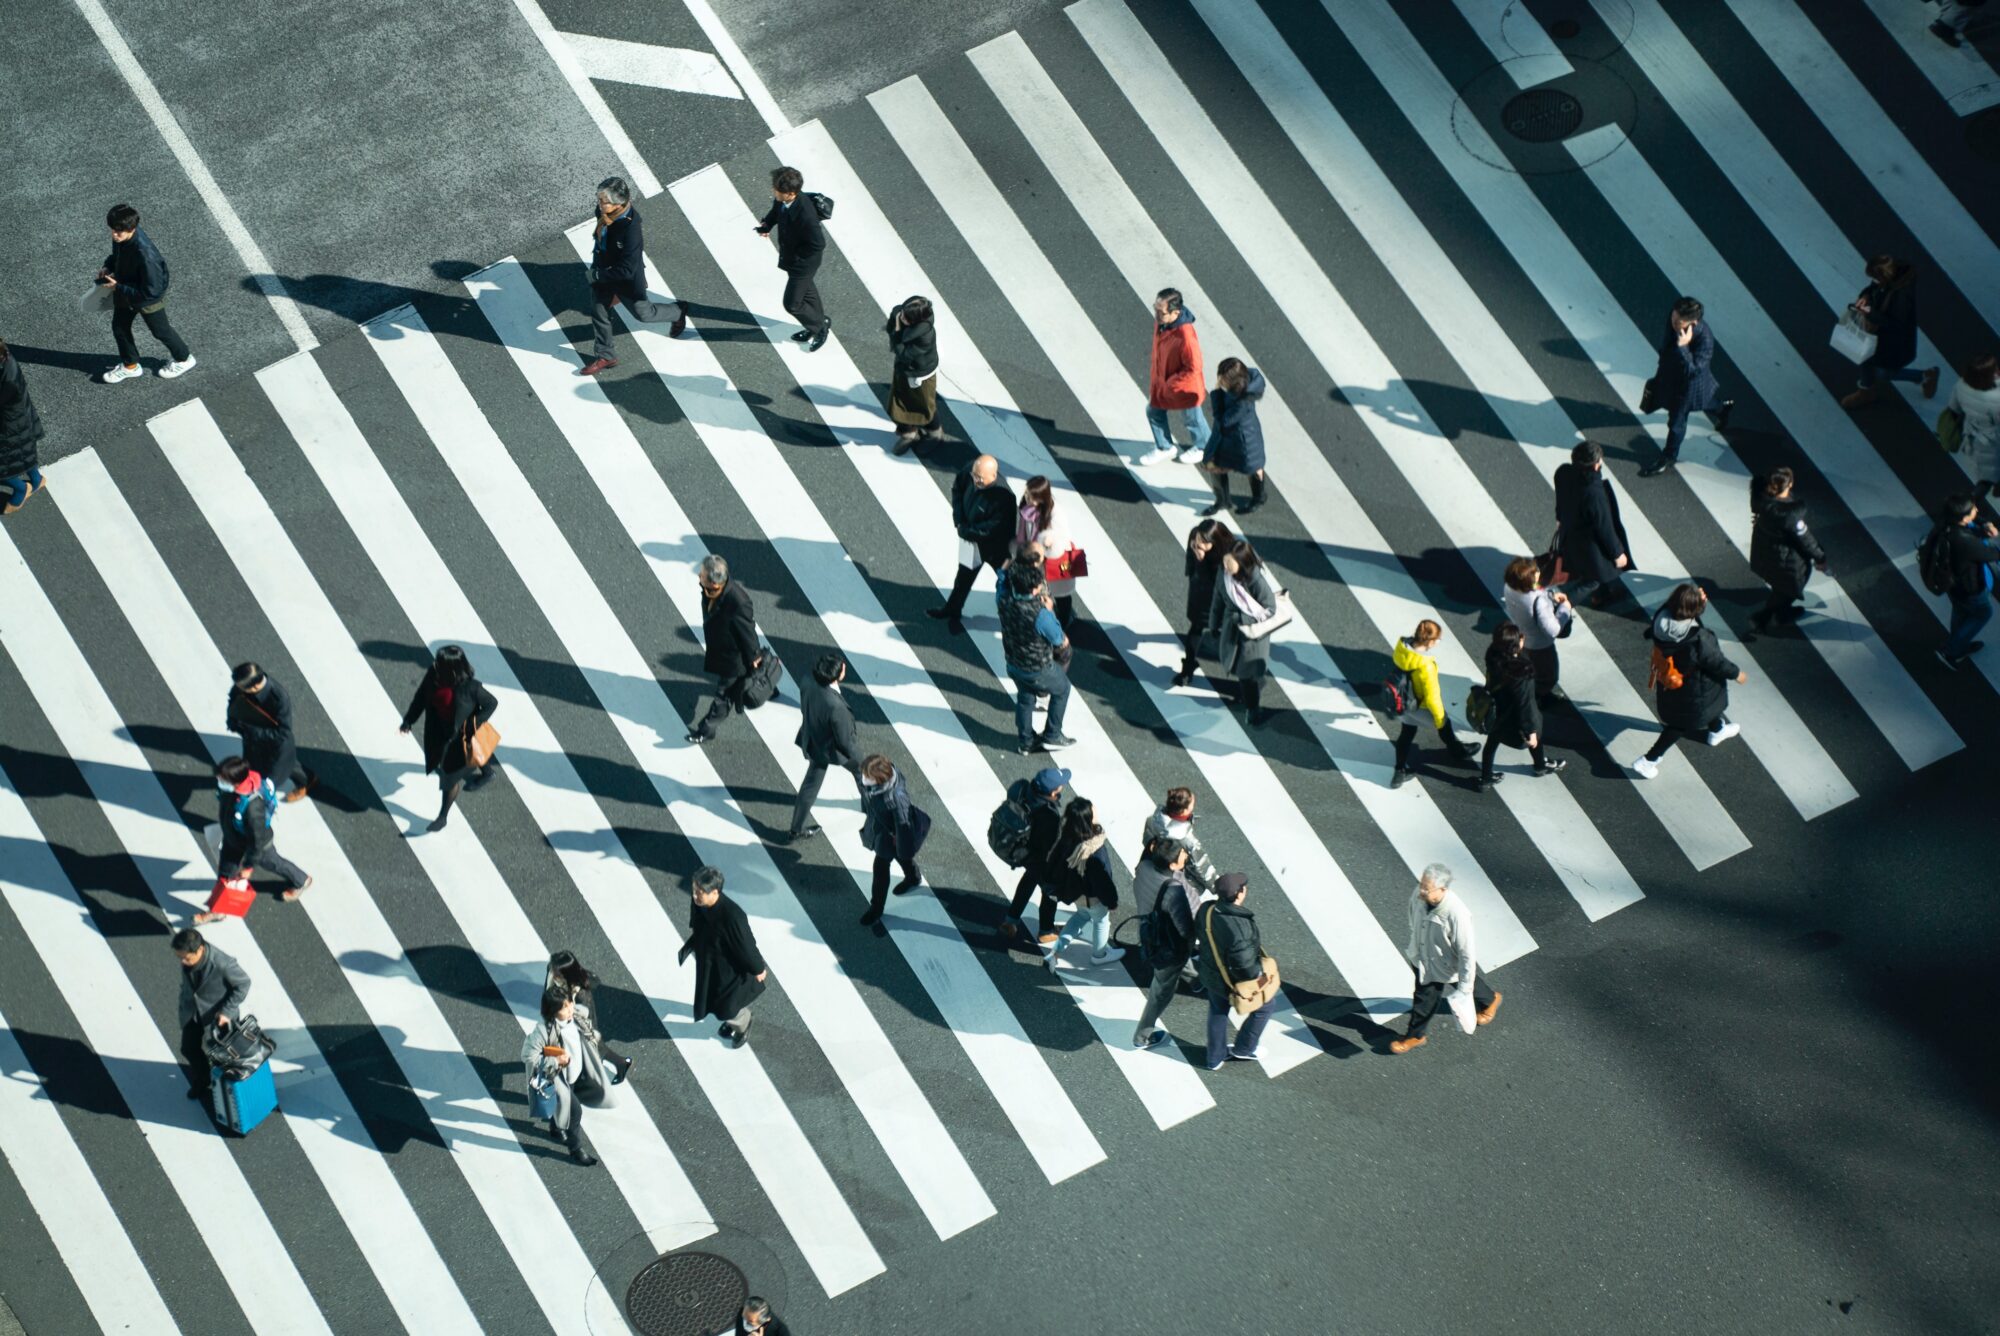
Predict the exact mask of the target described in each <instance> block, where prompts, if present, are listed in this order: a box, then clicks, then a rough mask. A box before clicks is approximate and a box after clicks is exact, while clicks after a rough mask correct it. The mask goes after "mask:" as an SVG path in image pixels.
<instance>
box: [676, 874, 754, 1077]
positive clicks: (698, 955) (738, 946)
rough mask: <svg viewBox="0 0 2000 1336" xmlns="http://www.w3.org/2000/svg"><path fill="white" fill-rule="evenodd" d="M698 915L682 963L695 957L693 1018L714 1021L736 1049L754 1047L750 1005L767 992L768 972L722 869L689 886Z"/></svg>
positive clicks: (694, 913)
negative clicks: (727, 890) (727, 891)
mask: <svg viewBox="0 0 2000 1336" xmlns="http://www.w3.org/2000/svg"><path fill="white" fill-rule="evenodd" d="M689 891H690V892H691V893H692V895H693V897H694V909H693V911H692V912H691V913H690V914H689V929H688V939H687V941H686V942H684V943H682V945H681V955H680V963H681V964H683V965H685V964H687V958H688V957H689V956H690V955H692V956H693V957H694V1018H695V1019H696V1020H700V1019H701V1018H702V1017H704V1016H713V1017H715V1018H716V1019H717V1020H719V1021H721V1022H722V1028H721V1030H719V1031H718V1032H717V1033H718V1034H720V1035H721V1037H722V1038H724V1039H727V1040H729V1041H730V1043H731V1044H732V1045H733V1046H734V1047H736V1048H742V1047H743V1046H744V1045H745V1044H747V1043H749V1042H750V1004H751V1003H752V1002H755V1001H756V1000H757V998H758V997H759V996H760V995H761V994H762V993H763V991H764V979H765V976H766V975H767V974H768V973H769V971H768V970H767V969H766V968H765V967H764V957H763V956H762V955H760V954H758V951H757V937H756V934H755V933H752V932H751V931H750V918H749V916H748V915H747V914H745V913H744V912H743V907H742V906H741V905H739V904H737V903H736V902H735V901H734V900H731V899H728V898H727V897H725V896H724V895H723V894H722V869H721V868H717V867H703V868H700V869H698V870H697V871H696V872H695V874H694V880H693V881H692V882H690V883H689Z"/></svg>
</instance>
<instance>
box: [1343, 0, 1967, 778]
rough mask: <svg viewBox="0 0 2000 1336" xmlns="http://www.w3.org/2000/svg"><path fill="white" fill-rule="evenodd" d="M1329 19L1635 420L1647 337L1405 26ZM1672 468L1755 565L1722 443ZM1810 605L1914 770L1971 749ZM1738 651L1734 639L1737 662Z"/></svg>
mask: <svg viewBox="0 0 2000 1336" xmlns="http://www.w3.org/2000/svg"><path fill="white" fill-rule="evenodd" d="M1642 2H1643V0H1642ZM1329 12H1330V13H1332V14H1333V15H1334V16H1335V18H1336V21H1338V22H1339V23H1340V25H1341V27H1342V29H1343V30H1344V31H1345V34H1346V36H1347V39H1348V41H1349V43H1350V44H1351V45H1353V46H1354V48H1355V50H1356V51H1357V52H1360V53H1361V54H1362V56H1363V58H1364V59H1366V60H1367V61H1368V62H1369V67H1370V69H1371V70H1372V71H1373V72H1374V74H1375V77H1376V78H1377V79H1379V80H1381V81H1382V83H1383V86H1384V87H1385V88H1387V89H1389V90H1390V92H1391V95H1392V96H1394V97H1395V98H1396V99H1397V104H1398V105H1399V106H1401V107H1402V108H1403V109H1404V114H1405V115H1406V116H1408V117H1409V118H1410V123H1411V125H1412V127H1413V128H1414V129H1415V130H1416V131H1417V133H1418V134H1419V135H1420V136H1422V137H1423V139H1424V142H1425V143H1426V145H1427V146H1428V147H1429V148H1430V150H1431V152H1432V153H1433V154H1434V155H1435V156H1436V157H1437V160H1438V162H1439V163H1440V165H1442V166H1443V167H1444V169H1445V170H1446V171H1447V172H1449V173H1450V174H1451V176H1452V179H1453V180H1454V181H1456V182H1457V184H1458V187H1459V189H1460V190H1462V191H1463V192H1464V193H1465V196H1466V198H1467V199H1468V200H1470V201H1471V202H1472V205H1473V207H1474V208H1475V209H1477V211H1478V213H1479V216H1480V217H1481V218H1482V219H1483V220H1484V221H1485V223H1486V225H1487V226H1488V227H1490V228H1491V229H1492V230H1493V233H1494V235H1495V236H1496V237H1497V238H1498V239H1499V241H1500V243H1501V244H1502V245H1503V246H1505V247H1506V248H1507V250H1508V252H1509V253H1510V254H1511V255H1512V256H1513V257H1514V260H1515V262H1516V263H1517V264H1519V265H1520V266H1521V269H1522V272H1523V273H1524V274H1526V275H1527V277H1528V281H1529V282H1531V283H1532V284H1534V286H1535V288H1536V290H1537V291H1538V292H1539V293H1540V294H1541V296H1542V299H1543V300H1544V301H1545V302H1547V303H1548V305H1549V308H1550V309H1551V310H1552V311H1554V312H1555V313H1556V315H1557V316H1558V317H1559V318H1560V319H1561V320H1562V321H1563V323H1564V324H1565V325H1566V326H1567V327H1568V329H1569V331H1570V333H1571V335H1572V336H1573V337H1574V338H1575V339H1576V341H1577V344H1578V346H1579V347H1580V348H1582V349H1583V351H1584V354H1585V355H1586V356H1587V357H1589V358H1590V360H1591V361H1592V363H1593V364H1594V365H1596V366H1597V367H1598V368H1599V370H1600V374H1602V375H1603V376H1604V378H1605V380H1606V381H1607V383H1609V385H1610V386H1611V388H1612V390H1613V392H1614V393H1616V394H1617V396H1618V398H1619V401H1620V402H1621V403H1623V404H1624V405H1625V407H1626V409H1627V410H1628V411H1629V412H1631V413H1633V414H1635V415H1638V413H1639V397H1640V394H1641V393H1642V391H1643V389H1644V385H1645V381H1646V378H1647V377H1648V376H1650V375H1652V373H1653V369H1654V366H1655V363H1656V355H1655V354H1656V350H1655V347H1654V344H1653V342H1652V339H1651V337H1650V336H1649V334H1648V333H1646V332H1644V331H1641V330H1640V329H1639V327H1638V326H1636V325H1635V324H1634V323H1633V322H1632V321H1631V319H1630V318H1628V317H1627V316H1626V314H1625V312H1624V310H1623V308H1622V307H1620V306H1619V304H1618V301H1617V299H1616V298H1615V297H1613V296H1612V294H1611V292H1610V290H1609V289H1608V288H1606V287H1605V286H1604V283H1603V280H1601V279H1600V278H1599V277H1598V276H1597V274H1596V272H1595V271H1594V270H1592V269H1591V267H1590V265H1589V263H1588V262H1587V261H1585V259H1584V258H1583V256H1582V255H1581V254H1580V253H1579V252H1578V251H1577V249H1576V247H1575V245H1574V244H1573V243H1572V242H1571V241H1570V239H1569V238H1568V237H1567V236H1566V235H1564V233H1563V232H1562V230H1561V228H1560V227H1559V226H1558V225H1557V224H1556V222H1555V220H1554V219H1553V218H1552V217H1550V215H1549V213H1548V210H1547V209H1546V208H1544V207H1543V205H1542V203H1541V201H1540V200H1539V199H1538V198H1536V196H1535V194H1534V192H1533V191H1532V190H1530V189H1529V188H1528V186H1527V185H1526V184H1525V183H1523V182H1522V180H1521V179H1520V178H1519V177H1518V176H1515V175H1513V174H1511V173H1507V172H1495V171H1493V170H1491V169H1490V168H1487V167H1484V166H1481V165H1479V164H1476V163H1473V162H1468V161H1467V159H1466V152H1465V150H1466V148H1467V147H1468V146H1469V147H1470V148H1472V150H1473V151H1474V152H1475V153H1486V152H1491V153H1496V154H1497V153H1498V152H1499V151H1500V150H1499V149H1498V148H1497V146H1495V145H1493V143H1492V141H1491V140H1490V139H1487V138H1485V134H1484V131H1482V130H1480V129H1479V127H1478V126H1476V125H1472V124H1465V125H1459V126H1454V125H1453V124H1452V123H1451V121H1450V111H1449V109H1450V104H1451V103H1450V99H1451V96H1452V94H1451V93H1450V86H1449V85H1448V84H1447V83H1446V82H1445V80H1444V77H1443V76H1442V75H1441V74H1439V73H1438V71H1437V69H1436V67H1435V66H1433V65H1432V64H1431V63H1430V60H1429V58H1428V57H1427V56H1426V55H1425V54H1424V52H1423V49H1422V48H1421V47H1420V46H1419V45H1418V44H1417V42H1416V41H1415V39H1414V38H1413V37H1411V35H1410V33H1409V32H1408V30H1407V29H1405V28H1404V27H1403V26H1402V25H1401V24H1399V23H1397V22H1395V21H1394V20H1393V18H1392V16H1390V15H1388V14H1386V13H1383V12H1380V11H1372V10H1371V11H1364V10H1361V9H1351V8H1348V7H1345V6H1329ZM1648 27H1649V24H1647V23H1645V22H1642V23H1641V24H1640V28H1639V29H1638V30H1635V35H1634V40H1633V42H1632V43H1631V45H1630V47H1628V49H1632V50H1639V49H1642V47H1643V43H1642V41H1641V40H1640V37H1639V35H1638V33H1639V32H1640V31H1643V30H1645V29H1647V28H1648ZM1438 96H1443V97H1444V98H1445V102H1444V103H1443V104H1441V105H1440V106H1439V107H1437V108H1433V107H1432V106H1431V105H1429V104H1428V103H1426V102H1424V101H1423V99H1426V98H1435V97H1438ZM1675 105H1676V107H1677V108H1679V109H1680V110H1681V111H1682V113H1683V114H1687V111H1688V105H1689V103H1688V101H1685V100H1679V99H1677V100H1676V101H1675ZM1468 136H1476V137H1477V139H1476V142H1469V141H1468V139H1467V137H1468ZM1710 142H1711V143H1712V142H1713V141H1712V140H1711V141H1710ZM1635 151H1636V150H1635ZM1494 160H1496V161H1497V160H1498V159H1494ZM1808 198H1810V197H1808ZM1644 428H1645V430H1646V432H1647V434H1648V435H1649V436H1651V437H1652V439H1653V440H1654V441H1655V442H1656V443H1660V442H1664V441H1665V439H1666V426H1665V424H1664V423H1663V422H1662V421H1661V420H1659V419H1658V418H1657V417H1656V418H1654V420H1653V421H1651V422H1649V423H1646V424H1644ZM1555 453H1556V452H1555V451H1554V450H1553V449H1551V450H1550V460H1549V462H1548V463H1546V464H1544V468H1549V467H1550V465H1552V464H1553V463H1554V462H1556V460H1555ZM1676 472H1677V473H1678V474H1679V476H1680V478H1681V480H1682V481H1683V482H1684V483H1686V484H1687V486H1688V488H1689V490H1691V491H1692V492H1693V493H1694V495H1695V498H1696V499H1697V500H1698V501H1700V502H1701V504H1702V506H1703V508H1704V509H1706V510H1707V511H1708V512H1709V515H1710V517H1711V518H1713V519H1714V520H1715V522H1716V524H1717V525H1718V526H1719V527H1721V529H1722V531H1723V532H1724V533H1725V534H1727V535H1728V536H1729V538H1730V541H1731V542H1732V543H1734V544H1735V545H1736V548H1737V550H1738V552H1739V553H1741V554H1742V555H1743V556H1744V557H1745V559H1746V560H1747V559H1748V556H1749V546H1750V542H1749V527H1750V526H1749V523H1748V517H1747V514H1746V512H1747V510H1748V506H1747V504H1746V502H1747V500H1748V496H1749V471H1748V469H1747V468H1745V466H1744V465H1743V463H1742V462H1741V461H1740V460H1738V459H1737V458H1736V457H1735V455H1733V454H1732V453H1730V451H1729V449H1728V445H1727V443H1726V442H1725V441H1723V440H1722V438H1721V437H1720V436H1718V435H1715V434H1713V433H1708V434H1704V435H1699V436H1696V437H1693V438H1691V439H1690V440H1689V441H1688V443H1687V445H1686V446H1685V447H1684V448H1683V450H1682V453H1681V463H1680V467H1679V468H1678V469H1677V470H1676ZM1627 527H1628V530H1629V531H1631V532H1641V531H1642V530H1651V524H1650V521H1648V520H1647V519H1646V518H1645V516H1644V515H1643V514H1642V513H1640V512H1639V511H1637V510H1636V509H1635V510H1634V512H1633V514H1632V517H1631V522H1629V523H1628V526H1627ZM1652 532H1654V534H1655V537H1654V538H1651V539H1646V540H1644V541H1643V542H1642V546H1643V547H1645V548H1646V549H1647V553H1648V555H1647V556H1646V558H1645V560H1646V564H1647V565H1648V566H1653V565H1655V564H1656V563H1655V562H1654V560H1653V559H1652V557H1651V555H1650V552H1651V551H1652V550H1655V549H1654V548H1653V546H1652V545H1653V544H1654V543H1656V542H1657V543H1659V544H1661V546H1660V547H1659V548H1658V549H1657V550H1659V551H1666V550H1667V549H1666V548H1665V546H1664V541H1665V540H1664V539H1663V538H1659V537H1658V536H1657V531H1652ZM1808 598H1809V601H1811V602H1812V603H1813V604H1814V607H1813V609H1812V610H1813V612H1814V613H1815V615H1813V616H1809V617H1806V618H1805V619H1804V620H1803V621H1802V622H1801V623H1800V630H1801V632H1802V633H1803V634H1804V635H1805V637H1806V640H1807V642H1808V643H1809V644H1811V645H1812V646H1813V648H1814V649H1815V650H1816V651H1817V652H1818V653H1819V654H1820V656H1821V657H1822V658H1823V659H1824V660H1825V661H1826V663H1827V666H1828V667H1830V668H1831V669H1833V671H1834V673H1835V674H1836V675H1837V676H1839V678H1840V680H1841V684H1842V686H1844V687H1845V688H1846V689H1847V691H1848V692H1849V693H1850V694H1851V695H1852V696H1853V697H1854V699H1855V701H1856V702H1857V703H1858V704H1860V705H1861V707H1862V709H1863V711H1864V712H1865V713H1866V714H1867V715H1868V716H1869V718H1870V719H1871V720H1873V721H1874V722H1875V724H1876V727H1877V728H1879V729H1880V730H1881V731H1882V733H1883V735H1884V737H1885V738H1886V739H1887V740H1888V741H1889V743H1890V745H1891V746H1892V747H1893V748H1894V749H1895V750H1896V752H1897V754H1898V755H1899V756H1900V757H1901V758H1902V760H1903V762H1904V764H1906V765H1908V766H1910V767H1911V768H1912V769H1915V768H1917V767H1919V766H1922V765H1926V764H1928V763H1929V762H1931V761H1933V760H1936V759H1938V758H1939V757H1940V756H1945V755H1949V754H1950V753H1951V752H1952V751H1955V750H1957V749H1958V747H1960V746H1961V745H1963V744H1962V743H1961V742H1960V741H1959V739H1958V737H1957V735H1956V734H1955V733H1954V732H1953V731H1952V729H1951V726H1950V725H1949V724H1947V723H1946V722H1945V720H1944V717H1943V716H1942V715H1941V714H1939V713H1938V711H1937V708H1936V707H1935V706H1934V705H1932V704H1931V703H1930V698H1929V697H1928V696H1926V695H1925V694H1924V692H1923V690H1922V689H1921V688H1920V687H1916V686H1915V685H1914V683H1913V682H1911V681H1910V678H1909V674H1908V673H1907V671H1905V670H1904V669H1903V667H1902V664H1901V661H1900V660H1898V659H1897V658H1896V657H1895V655H1894V654H1892V653H1891V652H1890V651H1889V649H1888V647H1887V646H1885V645H1884V644H1883V643H1882V640H1881V638H1880V637H1879V636H1877V635H1876V634H1875V633H1874V630H1873V628H1871V627H1870V626H1869V625H1868V623H1867V621H1866V619H1864V618H1863V617H1862V616H1861V614H1860V613H1859V611H1858V610H1856V608H1855V606H1854V603H1853V600H1852V599H1850V598H1848V597H1847V595H1846V592H1845V591H1844V590H1843V589H1842V588H1841V586H1840V583H1839V581H1838V580H1837V579H1836V578H1835V577H1833V576H1815V577H1814V580H1813V584H1812V586H1811V588H1810V590H1809V593H1808ZM1719 621H1720V619H1718V622H1719ZM1714 629H1715V631H1716V634H1717V635H1718V637H1721V636H1724V635H1727V634H1729V629H1728V627H1727V625H1726V624H1718V625H1717V626H1716V627H1714ZM1734 652H1735V644H1734V643H1732V644H1731V645H1730V653H1731V654H1732V657H1733V655H1734ZM1751 685H1752V686H1754V685H1755V684H1754V683H1752V684H1751ZM1746 689H1747V688H1746Z"/></svg>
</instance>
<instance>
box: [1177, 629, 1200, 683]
mask: <svg viewBox="0 0 2000 1336" xmlns="http://www.w3.org/2000/svg"><path fill="white" fill-rule="evenodd" d="M1200 658H1201V627H1199V626H1190V627H1188V629H1187V630H1185V631H1183V632H1181V671H1182V672H1184V673H1191V672H1193V671H1194V670H1195V669H1197V668H1199V667H1201V663H1200Z"/></svg>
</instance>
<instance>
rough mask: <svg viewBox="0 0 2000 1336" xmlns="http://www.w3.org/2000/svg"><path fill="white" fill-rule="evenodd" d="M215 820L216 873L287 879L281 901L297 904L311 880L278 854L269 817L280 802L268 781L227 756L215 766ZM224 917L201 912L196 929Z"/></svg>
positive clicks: (204, 911)
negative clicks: (218, 828)
mask: <svg viewBox="0 0 2000 1336" xmlns="http://www.w3.org/2000/svg"><path fill="white" fill-rule="evenodd" d="M215 787H216V792H217V797H218V799H219V801H218V804H217V806H218V808H219V811H218V816H219V817H220V819H221V824H222V849H221V852H220V854H219V855H218V856H217V858H216V867H217V869H218V870H219V871H220V872H221V873H222V875H223V876H224V877H226V878H228V879H229V880H231V881H234V880H236V879H237V878H239V877H248V876H249V875H250V870H251V869H252V868H262V869H264V871H266V872H272V873H276V874H277V875H278V876H280V877H283V878H284V879H285V889H284V892H283V894H282V896H281V897H280V898H282V899H285V900H296V899H298V898H299V896H300V895H302V894H304V893H305V891H306V890H307V889H308V888H310V887H311V886H312V880H313V879H312V878H311V877H309V876H307V875H306V874H305V872H304V871H302V870H301V869H300V868H299V865H298V864H296V863H294V862H292V861H291V860H290V859H288V858H286V857H285V856H284V855H283V854H281V853H279V852H278V845H277V841H276V838H275V837H274V836H273V835H272V833H271V813H272V809H273V808H274V807H275V806H276V804H277V801H278V794H277V790H275V789H274V788H272V786H271V781H270V780H269V779H268V778H266V777H265V776H263V775H260V774H258V773H257V772H256V771H255V770H252V769H251V768H250V763H249V762H248V761H245V760H244V759H243V758H242V757H241V756H229V757H225V758H223V759H222V760H221V761H218V762H217V763H216V766H215ZM223 917H225V916H224V915H223V914H220V913H217V912H215V911H212V910H206V909H205V910H203V911H202V912H201V913H199V914H196V915H195V916H194V921H195V922H196V923H213V922H215V921H216V920H217V919H219V918H223Z"/></svg>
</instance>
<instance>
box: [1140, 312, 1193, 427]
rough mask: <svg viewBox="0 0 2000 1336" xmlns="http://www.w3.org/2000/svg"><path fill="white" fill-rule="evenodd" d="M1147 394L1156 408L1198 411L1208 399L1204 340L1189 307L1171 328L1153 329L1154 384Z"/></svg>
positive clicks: (1176, 318) (1167, 326)
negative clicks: (1203, 374) (1197, 333)
mask: <svg viewBox="0 0 2000 1336" xmlns="http://www.w3.org/2000/svg"><path fill="white" fill-rule="evenodd" d="M1147 394H1148V396H1149V398H1150V401H1151V403H1152V405H1153V407H1155V408H1194V407H1197V406H1198V405H1199V404H1200V403H1201V401H1202V400H1203V399H1206V398H1207V397H1208V393H1207V386H1206V385H1205V384H1204V383H1203V381H1202V378H1201V340H1200V339H1198V338H1196V337H1195V333H1194V313H1193V312H1191V311H1189V310H1188V309H1187V308H1186V307H1182V308H1181V313H1180V314H1179V315H1177V316H1175V317H1174V322H1173V323H1172V324H1171V325H1155V326H1154V327H1153V383H1152V386H1151V387H1150V388H1149V389H1148V391H1147Z"/></svg>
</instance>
